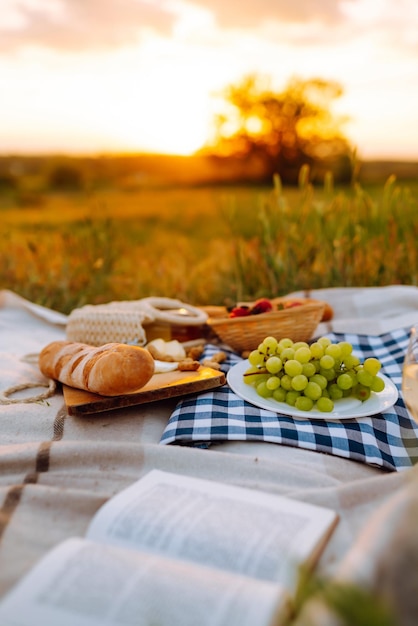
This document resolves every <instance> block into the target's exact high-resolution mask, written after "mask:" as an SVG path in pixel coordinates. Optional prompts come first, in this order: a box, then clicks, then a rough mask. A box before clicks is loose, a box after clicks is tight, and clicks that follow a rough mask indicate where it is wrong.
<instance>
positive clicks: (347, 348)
mask: <svg viewBox="0 0 418 626" xmlns="http://www.w3.org/2000/svg"><path fill="white" fill-rule="evenodd" d="M338 345H339V346H340V350H341V356H342V357H343V358H344V357H346V356H348V355H349V354H351V353H352V351H353V346H352V345H351V343H348V341H340V342H339V344H338Z"/></svg>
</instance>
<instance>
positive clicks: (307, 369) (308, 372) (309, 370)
mask: <svg viewBox="0 0 418 626" xmlns="http://www.w3.org/2000/svg"><path fill="white" fill-rule="evenodd" d="M302 374H305V376H306V377H307V378H311V377H312V376H315V374H316V367H315V364H314V363H312V361H310V362H309V363H303V366H302Z"/></svg>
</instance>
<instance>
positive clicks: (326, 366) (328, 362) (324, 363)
mask: <svg viewBox="0 0 418 626" xmlns="http://www.w3.org/2000/svg"><path fill="white" fill-rule="evenodd" d="M319 364H320V366H321V369H323V370H330V369H331V368H332V367H334V365H335V360H334V358H333V357H332V356H331V355H330V354H324V356H321V358H320V359H319Z"/></svg>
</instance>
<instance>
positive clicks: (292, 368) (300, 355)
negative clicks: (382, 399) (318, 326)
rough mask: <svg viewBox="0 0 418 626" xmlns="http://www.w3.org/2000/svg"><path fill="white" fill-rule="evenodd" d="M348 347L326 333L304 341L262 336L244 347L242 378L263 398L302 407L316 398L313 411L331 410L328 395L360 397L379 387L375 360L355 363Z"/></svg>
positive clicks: (331, 399) (306, 408)
mask: <svg viewBox="0 0 418 626" xmlns="http://www.w3.org/2000/svg"><path fill="white" fill-rule="evenodd" d="M352 352H353V346H352V345H351V344H350V343H349V342H348V341H340V342H338V343H332V341H331V340H330V339H329V338H328V337H320V338H319V339H318V340H317V341H315V342H313V343H312V344H311V345H310V346H309V344H308V343H306V342H304V341H297V342H293V341H292V340H291V339H289V338H287V337H285V338H282V339H280V341H278V340H277V339H276V338H275V337H273V336H268V337H266V338H265V339H264V341H263V342H262V343H261V344H259V346H258V348H257V350H253V351H252V352H250V354H249V357H248V361H249V363H250V367H249V368H248V369H247V371H246V372H245V375H244V382H245V384H247V385H253V386H254V388H255V389H256V391H257V393H258V394H259V395H260V396H262V397H264V398H268V397H273V398H274V399H275V400H276V401H277V402H287V403H288V404H289V405H291V406H295V407H296V408H299V409H300V410H302V411H310V410H311V409H312V407H313V406H314V403H316V405H315V406H316V407H317V408H318V410H319V411H324V412H331V411H332V410H333V408H334V401H337V400H339V399H341V398H343V397H350V396H353V397H356V398H358V399H359V400H361V401H363V402H364V401H365V400H367V399H368V398H369V397H370V394H371V391H374V392H376V393H378V392H380V391H383V389H384V388H385V383H384V380H383V379H382V378H381V377H379V376H377V374H378V372H379V370H380V368H381V363H380V361H379V360H378V359H376V358H374V357H369V358H367V359H366V360H365V361H364V363H363V364H361V362H360V359H359V358H358V357H357V356H355V355H354V354H353V353H352ZM266 370H267V372H266Z"/></svg>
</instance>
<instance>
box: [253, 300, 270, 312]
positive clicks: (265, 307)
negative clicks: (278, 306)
mask: <svg viewBox="0 0 418 626" xmlns="http://www.w3.org/2000/svg"><path fill="white" fill-rule="evenodd" d="M272 310H273V305H272V303H271V302H270V300H268V299H267V298H260V299H259V300H256V301H255V303H254V304H253V306H252V307H251V309H250V312H251V315H258V314H259V313H268V312H269V311H272Z"/></svg>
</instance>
